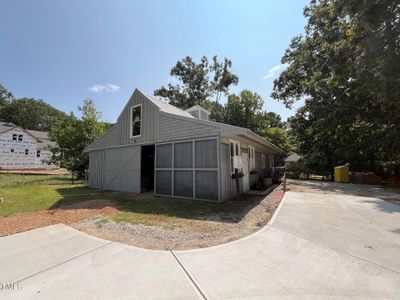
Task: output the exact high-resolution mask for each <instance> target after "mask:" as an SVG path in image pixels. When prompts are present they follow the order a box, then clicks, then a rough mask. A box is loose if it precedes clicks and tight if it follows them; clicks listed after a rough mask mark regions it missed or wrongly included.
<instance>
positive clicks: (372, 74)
mask: <svg viewBox="0 0 400 300" xmlns="http://www.w3.org/2000/svg"><path fill="white" fill-rule="evenodd" d="M304 15H305V17H306V18H307V25H306V28H305V34H304V35H302V36H298V37H295V38H294V39H293V40H292V42H291V44H290V47H289V49H287V50H286V53H285V55H284V56H283V58H282V63H286V64H287V65H288V68H287V69H286V70H285V71H283V72H282V74H281V75H280V77H279V78H278V79H277V80H276V81H275V82H274V92H273V93H272V97H274V98H275V99H277V100H281V101H283V102H284V103H285V104H286V106H287V107H291V106H292V104H293V103H294V102H295V101H297V100H299V99H301V98H305V99H306V100H305V105H304V106H303V107H302V109H300V110H299V111H298V112H297V113H296V115H295V116H294V118H292V119H291V122H290V123H291V127H292V130H293V133H294V135H295V137H296V141H297V143H298V150H299V152H301V154H303V156H304V157H305V158H306V161H309V162H312V161H315V160H318V166H316V168H317V167H318V168H320V169H322V168H325V169H326V170H332V167H334V166H335V165H337V164H342V163H351V166H352V167H353V169H356V170H357V169H359V170H366V169H369V170H372V171H377V172H380V171H381V167H382V166H383V163H384V162H387V161H392V160H396V159H398V157H399V155H400V150H399V149H400V139H399V136H400V129H399V126H398V124H400V101H398V99H399V89H398V88H397V87H398V86H399V83H400V72H398V70H399V69H400V65H399V61H400V34H399V33H400V32H399V29H400V22H399V20H400V6H399V5H398V1H389V0H384V1H379V2H376V1H355V0H350V1H344V0H334V1H330V0H313V1H311V2H310V5H309V6H308V7H307V8H306V9H305V10H304ZM396 124H397V125H396Z"/></svg>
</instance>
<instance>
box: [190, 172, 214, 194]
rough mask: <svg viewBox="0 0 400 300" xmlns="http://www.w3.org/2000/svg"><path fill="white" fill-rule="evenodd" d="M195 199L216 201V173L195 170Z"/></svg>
mask: <svg viewBox="0 0 400 300" xmlns="http://www.w3.org/2000/svg"><path fill="white" fill-rule="evenodd" d="M195 184H196V198H199V199H206V200H218V172H217V171H199V170H196V179H195Z"/></svg>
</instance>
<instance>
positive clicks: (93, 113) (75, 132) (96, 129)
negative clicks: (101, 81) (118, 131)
mask: <svg viewBox="0 0 400 300" xmlns="http://www.w3.org/2000/svg"><path fill="white" fill-rule="evenodd" d="M78 109H79V111H80V113H81V115H82V116H81V118H80V119H77V118H76V117H75V116H74V114H73V113H71V114H70V115H68V116H65V117H63V118H61V119H60V120H59V122H58V124H57V126H54V127H52V128H51V130H50V132H49V135H50V139H51V140H52V141H54V142H56V146H54V147H52V149H51V151H52V158H51V162H53V163H57V164H59V165H61V166H63V167H65V168H67V169H68V170H70V171H71V172H72V174H74V175H76V176H77V177H78V178H80V179H85V178H87V169H88V166H89V157H88V154H87V153H85V152H84V150H85V148H86V147H87V146H89V145H90V144H92V143H93V142H94V141H95V140H96V139H97V138H99V137H100V136H101V135H102V134H103V133H104V132H105V130H106V127H107V124H105V123H103V122H101V121H100V118H101V113H100V112H98V111H97V110H96V107H95V106H94V104H93V101H92V100H90V99H87V100H85V101H84V103H83V106H82V107H78Z"/></svg>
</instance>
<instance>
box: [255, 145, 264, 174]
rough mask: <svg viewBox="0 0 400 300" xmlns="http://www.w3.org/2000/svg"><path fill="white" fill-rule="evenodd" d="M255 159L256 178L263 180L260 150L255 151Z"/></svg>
mask: <svg viewBox="0 0 400 300" xmlns="http://www.w3.org/2000/svg"><path fill="white" fill-rule="evenodd" d="M255 160H256V170H257V175H258V180H263V178H264V169H263V168H262V162H261V153H260V152H256V153H255Z"/></svg>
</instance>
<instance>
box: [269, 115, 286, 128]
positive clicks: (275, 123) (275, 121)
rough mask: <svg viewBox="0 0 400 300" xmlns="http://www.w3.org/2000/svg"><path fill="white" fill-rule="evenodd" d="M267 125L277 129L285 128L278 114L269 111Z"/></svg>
mask: <svg viewBox="0 0 400 300" xmlns="http://www.w3.org/2000/svg"><path fill="white" fill-rule="evenodd" d="M267 118H268V123H269V126H270V127H277V128H285V127H286V124H285V122H283V121H282V118H281V116H280V115H279V114H277V113H275V112H273V111H270V112H267Z"/></svg>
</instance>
